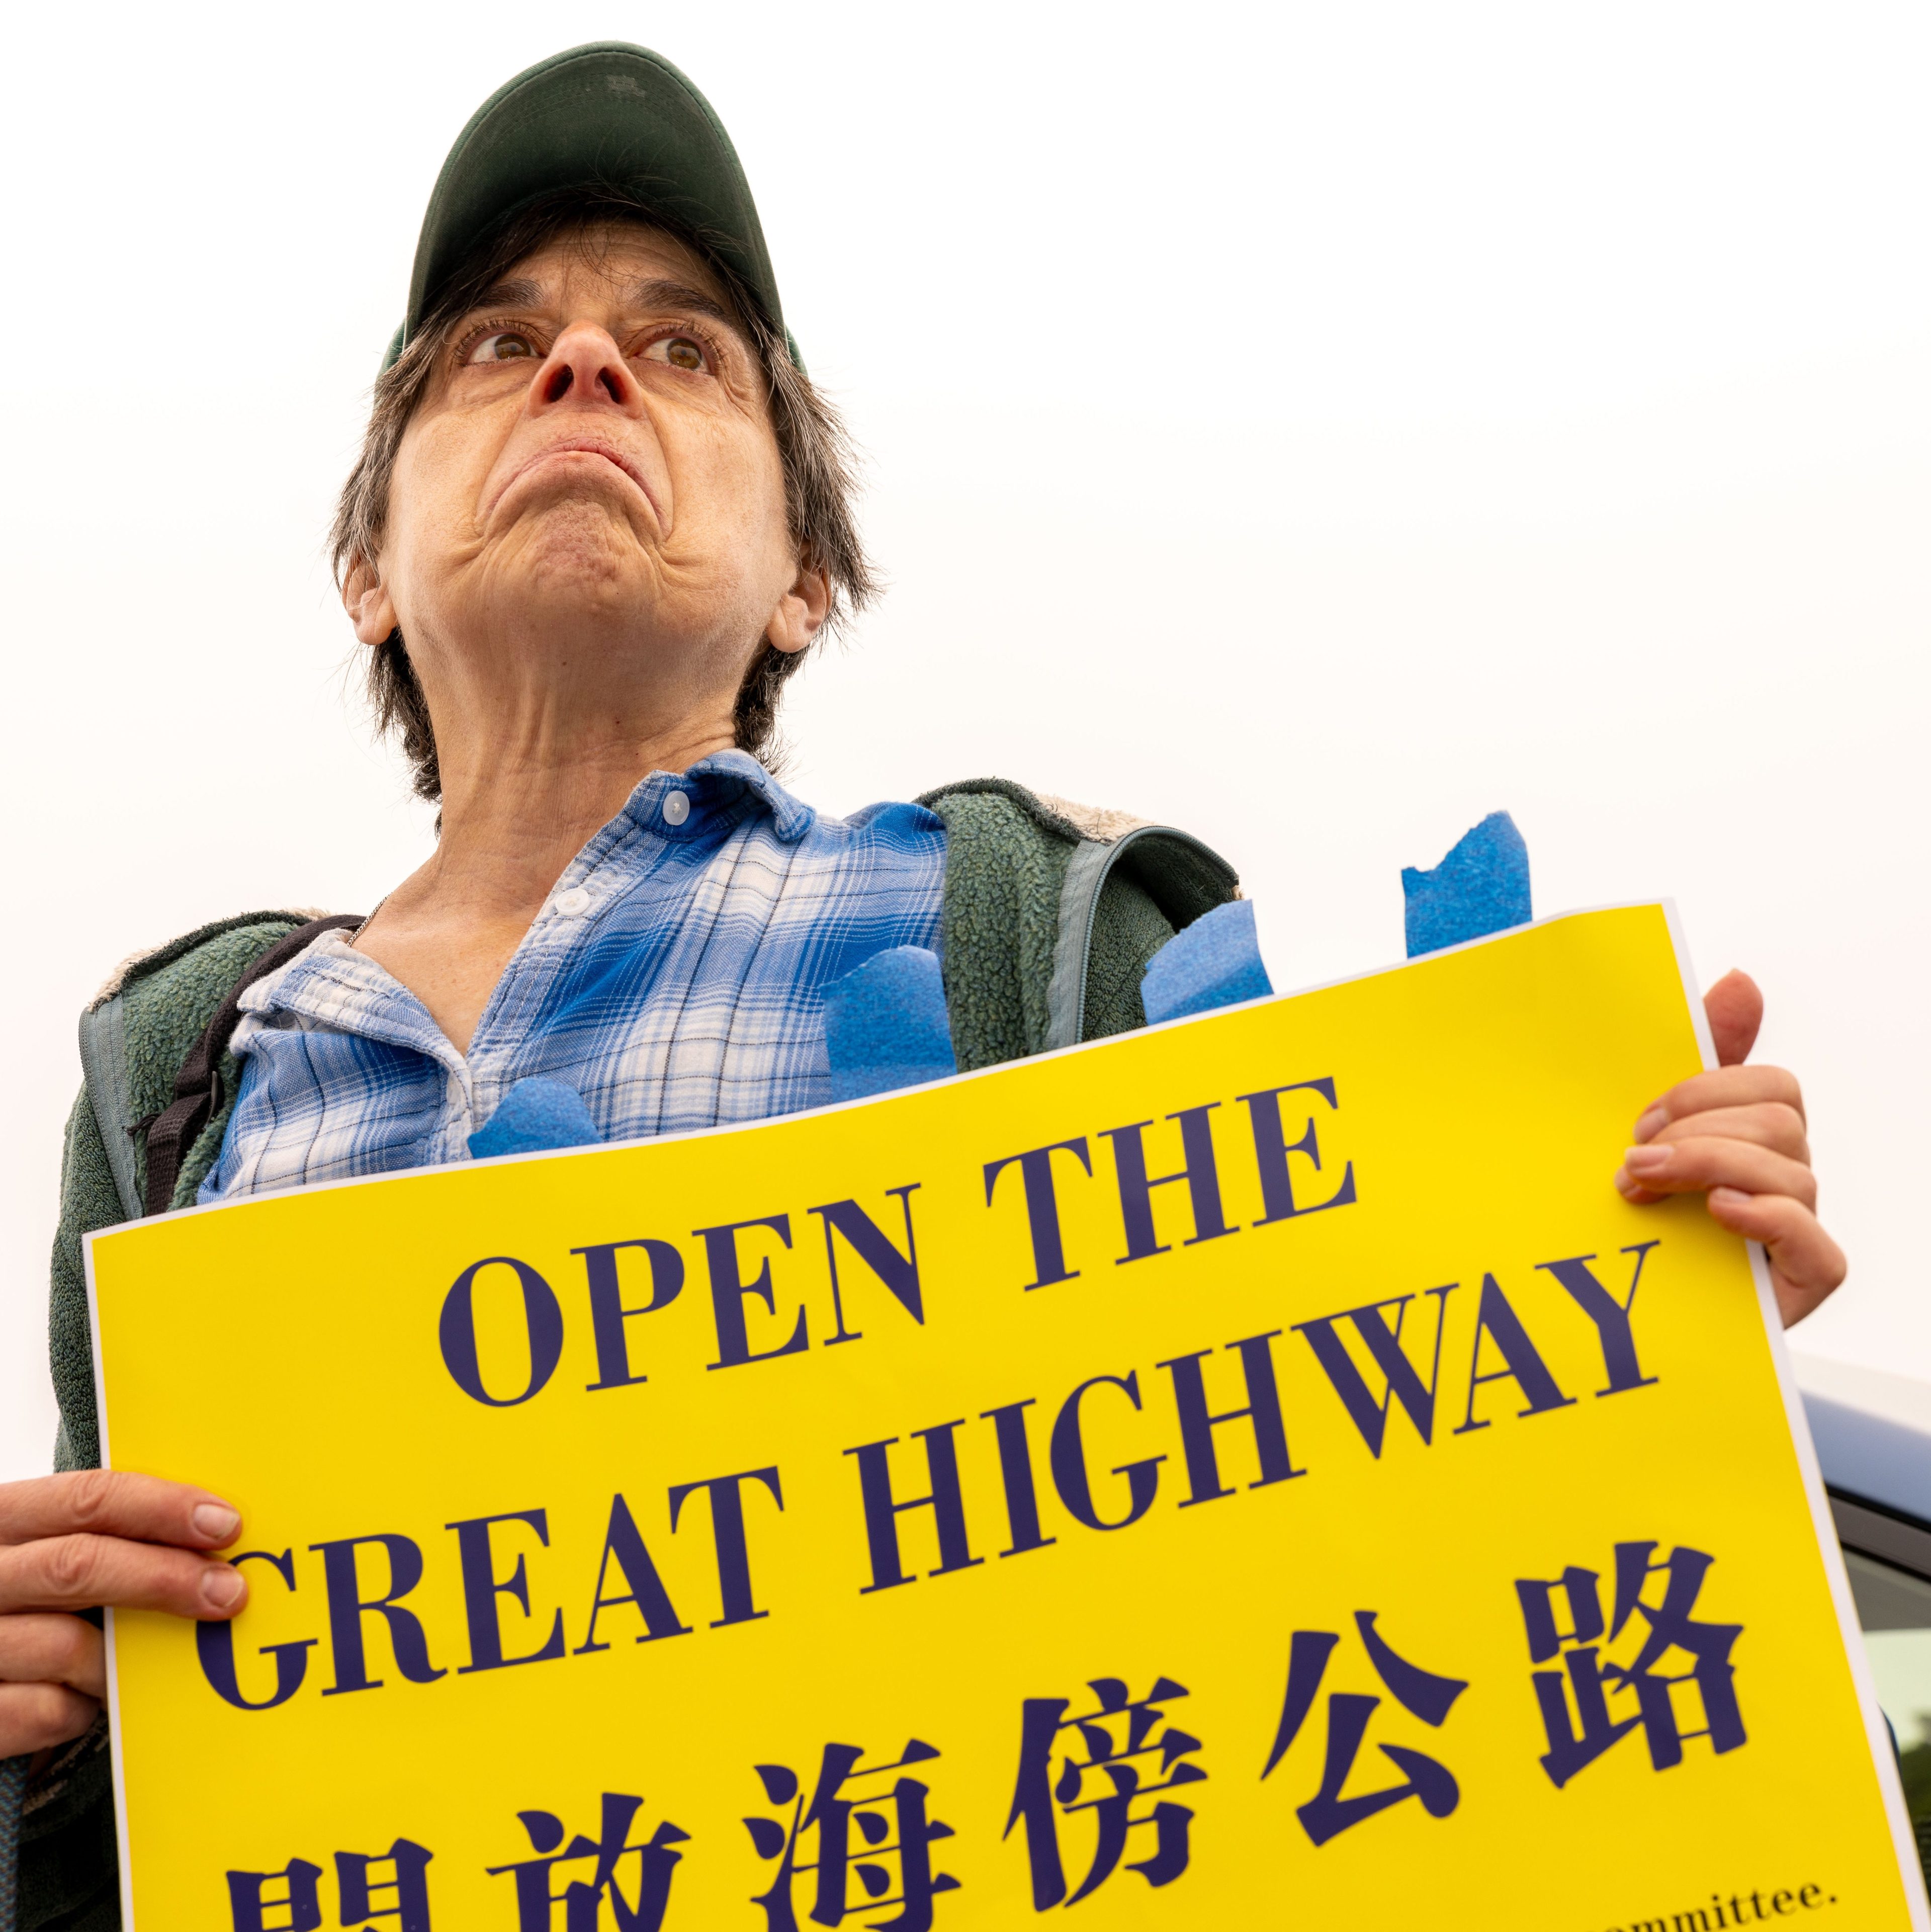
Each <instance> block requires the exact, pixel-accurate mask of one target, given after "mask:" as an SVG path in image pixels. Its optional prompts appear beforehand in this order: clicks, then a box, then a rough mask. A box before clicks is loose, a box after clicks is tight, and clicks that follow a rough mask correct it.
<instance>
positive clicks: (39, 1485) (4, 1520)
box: [0, 1469, 241, 1550]
mask: <svg viewBox="0 0 1931 1932" xmlns="http://www.w3.org/2000/svg"><path fill="white" fill-rule="evenodd" d="M76 1532H85V1533H88V1534H91V1535H96V1536H127V1537H132V1538H134V1539H135V1540H136V1541H138V1542H142V1543H172V1544H178V1545H179V1546H180V1547H181V1548H182V1549H184V1550H222V1549H225V1548H226V1547H227V1546H228V1545H229V1544H231V1543H232V1542H233V1541H235V1538H236V1537H237V1536H238V1535H240V1534H241V1512H240V1511H238V1510H237V1509H236V1508H234V1506H233V1505H232V1504H229V1503H225V1502H223V1501H222V1500H221V1499H220V1497H219V1496H215V1495H214V1494H212V1493H211V1492H210V1491H208V1490H202V1489H197V1488H196V1487H194V1486H193V1484H188V1483H170V1482H166V1481H163V1480H162V1478H160V1477H159V1476H139V1475H133V1474H132V1473H131V1472H129V1471H127V1470H124V1469H77V1470H75V1471H73V1472H70V1474H68V1475H62V1476H35V1477H33V1478H30V1479H29V1480H28V1481H25V1482H23V1483H0V1543H29V1542H31V1541H34V1539H35V1538H38V1537H43V1536H68V1535H74V1534H76Z"/></svg>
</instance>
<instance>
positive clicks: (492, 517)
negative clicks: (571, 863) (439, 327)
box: [347, 223, 825, 699]
mask: <svg viewBox="0 0 1931 1932" xmlns="http://www.w3.org/2000/svg"><path fill="white" fill-rule="evenodd" d="M376 574H377V576H378V577H379V584H376V585H374V586H371V585H370V583H369V582H368V580H367V577H364V578H363V580H361V583H358V582H357V581H356V580H354V579H352V580H351V583H350V584H349V589H348V593H347V595H348V601H349V606H350V608H351V610H352V613H354V614H355V617H356V619H357V630H358V634H360V635H361V637H363V639H364V641H365V642H367V643H379V642H380V641H381V640H382V637H385V636H386V635H387V634H388V628H389V627H390V626H391V625H394V624H397V623H399V624H400V626H401V628H402V632H403V637H405V638H406V640H408V642H409V648H410V652H411V655H412V657H413V658H416V659H417V661H418V665H419V667H420V668H421V669H422V670H424V673H426V674H430V675H431V676H433V673H434V672H435V670H436V668H437V665H436V662H435V660H436V659H438V658H446V656H447V654H448V653H449V652H452V651H460V650H463V649H465V648H475V647H478V646H482V645H483V644H484V643H488V644H490V645H491V646H494V647H496V648H499V649H500V648H501V647H502V646H505V645H508V646H510V647H511V649H515V650H524V649H527V650H529V651H530V652H548V653H549V654H550V655H552V656H554V655H555V654H556V652H558V651H559V649H561V650H568V649H569V648H570V647H571V646H588V647H589V649H591V650H592V651H593V652H596V653H597V654H598V657H599V658H600V660H607V667H608V668H609V670H611V671H612V672H616V670H618V669H619V665H618V664H617V662H616V661H615V660H616V659H617V658H623V657H624V656H625V655H629V656H630V657H631V658H632V660H633V665H632V667H633V668H636V669H639V670H643V672H644V673H646V674H649V675H655V676H670V677H673V678H679V679H690V678H692V677H696V678H697V679H700V681H703V682H707V683H708V682H715V681H717V680H718V679H722V680H724V681H725V682H728V683H729V685H730V688H731V689H732V690H733V691H735V688H736V681H737V680H738V679H739V678H741V677H742V673H743V670H744V669H745V667H746V666H747V665H748V663H749V661H750V659H751V656H752V655H753V654H754V652H755V651H756V649H757V646H758V643H759V641H760V639H761V638H763V637H767V636H768V637H769V638H770V639H771V641H772V643H775V644H776V645H777V646H778V647H779V648H780V649H800V648H802V646H804V645H805V644H806V643H809V642H810V640H811V636H812V634H813V633H814V631H816V629H817V625H818V623H819V622H820V621H821V620H822V619H823V614H824V607H825V588H824V580H823V577H822V575H821V574H819V573H817V572H801V571H800V570H799V564H798V560H797V558H796V555H795V554H794V553H793V548H792V544H791V539H790V533H789V530H788V528H787V519H786V514H785V501H784V473H783V469H782V466H781V463H780V460H779V456H778V446H777V443H776V440H775V437H774V436H773V434H772V428H771V423H770V418H769V413H768V410H767V409H766V401H765V386H764V381H763V374H762V372H761V371H760V368H759V367H758V364H757V359H756V356H755V355H754V353H753V351H752V350H751V345H750V344H749V343H748V341H746V340H745V338H744V336H743V335H742V333H741V332H739V329H738V328H737V326H736V324H735V323H733V322H732V321H731V320H730V315H729V309H728V305H727V302H726V301H725V299H724V291H723V290H722V289H721V287H719V285H718V282H717V280H716V278H715V277H714V276H713V275H712V274H711V272H709V270H708V269H706V266H704V264H703V262H702V261H701V260H699V258H698V257H697V256H696V255H695V254H693V253H692V252H691V251H690V250H689V249H688V248H685V247H684V246H683V245H682V244H681V243H679V242H676V241H674V240H673V239H671V238H670V237H669V236H665V235H662V234H659V233H653V232H652V231H650V230H648V229H640V228H637V227H635V226H631V225H628V224H622V223H619V224H614V225H612V226H608V227H605V228H600V229H591V230H589V231H588V232H586V233H584V234H583V235H580V236H569V237H566V238H565V239H562V240H561V241H559V242H556V243H555V244H553V245H551V246H550V247H548V248H544V249H542V250H541V251H539V252H538V253H537V254H534V255H532V256H530V257H528V258H527V259H526V260H524V261H522V262H520V263H518V264H517V266H516V267H515V268H514V269H512V270H511V272H510V274H509V275H508V276H507V277H506V278H505V279H504V280H503V281H502V282H501V283H499V284H498V285H497V286H496V287H495V288H493V289H492V290H490V291H489V292H488V293H487V295H486V296H485V297H484V300H483V302H481V304H480V305H478V307H477V308H475V310H474V311H472V313H471V314H469V315H468V316H467V317H465V318H464V319H463V322H462V323H461V324H460V326H459V327H458V328H457V329H456V330H455V332H454V335H453V336H452V337H451V339H450V341H449V344H448V347H447V349H446V350H445V352H444V353H443V355H442V359H441V361H440V364H439V367H438V368H437V369H436V371H435V373H434V374H433V377H432V378H431V380H430V386H429V388H428V389H427V392H426V394H425V395H424V398H423V401H421V404H419V406H418V408H417V410H416V412H415V416H413V417H412V419H411V420H410V422H409V426H408V428H407V429H406V431H404V433H403V439H402V443H401V446H400V449H399V451H398V452H397V462H396V467H395V474H394V484H393V486H392V487H391V494H390V499H389V505H388V523H387V528H386V532H385V536H384V539H383V544H382V556H381V557H380V559H379V570H378V571H377V573H376ZM425 653H426V654H427V656H428V658H429V659H430V661H429V662H427V663H425V662H424V661H423V659H424V655H425ZM639 658H640V659H641V661H638V660H639ZM577 667H578V668H580V669H581V668H583V664H581V663H579V664H578V666H577ZM444 668H446V664H445V666H444ZM432 699H433V692H432Z"/></svg>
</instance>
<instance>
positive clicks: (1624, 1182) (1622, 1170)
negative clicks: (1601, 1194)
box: [1616, 1167, 1642, 1201]
mask: <svg viewBox="0 0 1931 1932" xmlns="http://www.w3.org/2000/svg"><path fill="white" fill-rule="evenodd" d="M1616 1192H1617V1193H1618V1194H1620V1195H1621V1196H1622V1197H1623V1199H1624V1200H1625V1201H1633V1200H1634V1199H1636V1196H1638V1195H1639V1194H1640V1193H1642V1189H1641V1188H1640V1187H1638V1186H1637V1185H1636V1183H1635V1182H1634V1181H1632V1180H1631V1179H1630V1171H1629V1169H1627V1167H1619V1168H1618V1169H1617V1170H1616Z"/></svg>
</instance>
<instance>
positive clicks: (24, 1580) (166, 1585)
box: [0, 1536, 248, 1619]
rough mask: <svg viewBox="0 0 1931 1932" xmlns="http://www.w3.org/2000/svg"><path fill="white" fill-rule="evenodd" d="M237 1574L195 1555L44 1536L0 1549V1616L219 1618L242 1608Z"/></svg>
mask: <svg viewBox="0 0 1931 1932" xmlns="http://www.w3.org/2000/svg"><path fill="white" fill-rule="evenodd" d="M247 1597H248V1586H247V1580H245V1579H244V1577H243V1576H242V1574H241V1572H240V1571H238V1570H237V1569H235V1568H233V1567H232V1565H229V1564H226V1563H223V1562H221V1561H220V1559H219V1558H218V1557H211V1556H196V1555H194V1554H193V1553H191V1552H190V1551H188V1550H167V1549H163V1547H161V1546H160V1544H154V1543H130V1542H128V1541H125V1540H124V1539H123V1538H119V1537H114V1536H50V1537H45V1538H42V1539H41V1540H40V1541H39V1542H37V1543H22V1544H16V1545H15V1546H14V1547H13V1548H11V1549H4V1550H0V1613H4V1612H7V1611H13V1610H89V1609H91V1608H92V1607H94V1605H95V1604H115V1605H117V1606H118V1607H120V1608H121V1609H124V1610H169V1611H172V1613H173V1614H174V1615H175V1616H178V1617H199V1618H206V1619H225V1618H228V1617H232V1616H234V1615H235V1613H237V1612H238V1610H240V1609H241V1606H242V1605H243V1604H244V1603H246V1602H247Z"/></svg>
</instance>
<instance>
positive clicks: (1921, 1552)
mask: <svg viewBox="0 0 1931 1932" xmlns="http://www.w3.org/2000/svg"><path fill="white" fill-rule="evenodd" d="M1831 1513H1832V1514H1833V1515H1834V1517H1836V1519H1837V1534H1838V1537H1839V1540H1840V1541H1841V1543H1842V1544H1843V1551H1844V1567H1845V1568H1846V1570H1847V1571H1849V1573H1850V1579H1851V1595H1852V1598H1854V1599H1855V1601H1856V1604H1857V1607H1858V1622H1859V1624H1860V1625H1862V1626H1863V1628H1864V1652H1865V1655H1867V1656H1868V1657H1869V1658H1870V1664H1871V1675H1872V1676H1873V1678H1874V1679H1876V1685H1877V1695H1878V1702H1879V1703H1880V1704H1882V1706H1884V1714H1885V1716H1886V1717H1887V1718H1889V1719H1890V1720H1891V1731H1892V1733H1893V1735H1894V1736H1895V1737H1896V1739H1897V1753H1898V1762H1899V1763H1900V1765H1901V1766H1903V1771H1904V1797H1905V1802H1906V1805H1908V1806H1909V1808H1910V1811H1911V1820H1912V1824H1913V1825H1914V1826H1917V1827H1918V1842H1919V1843H1920V1845H1923V1844H1924V1843H1926V1842H1927V1837H1931V1532H1926V1531H1924V1530H1923V1529H1919V1528H1918V1527H1917V1526H1915V1525H1912V1524H1909V1523H1904V1522H1903V1521H1901V1520H1899V1519H1898V1518H1897V1517H1892V1516H1890V1515H1888V1514H1880V1513H1879V1512H1878V1511H1873V1510H1870V1509H1867V1508H1864V1507H1862V1506H1861V1505H1858V1504H1856V1503H1853V1502H1849V1501H1848V1500H1847V1499H1843V1498H1841V1497H1837V1496H1834V1497H1832V1499H1831Z"/></svg>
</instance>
